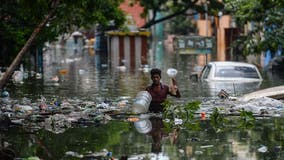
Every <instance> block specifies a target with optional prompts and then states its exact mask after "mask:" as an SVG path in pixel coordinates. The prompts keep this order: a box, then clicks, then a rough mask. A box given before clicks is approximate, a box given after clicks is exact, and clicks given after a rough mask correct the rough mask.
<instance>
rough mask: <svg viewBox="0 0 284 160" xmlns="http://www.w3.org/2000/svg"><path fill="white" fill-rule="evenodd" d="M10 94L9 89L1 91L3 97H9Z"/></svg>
mask: <svg viewBox="0 0 284 160" xmlns="http://www.w3.org/2000/svg"><path fill="white" fill-rule="evenodd" d="M9 96H10V94H9V92H8V91H3V92H2V93H1V97H4V98H5V97H9Z"/></svg>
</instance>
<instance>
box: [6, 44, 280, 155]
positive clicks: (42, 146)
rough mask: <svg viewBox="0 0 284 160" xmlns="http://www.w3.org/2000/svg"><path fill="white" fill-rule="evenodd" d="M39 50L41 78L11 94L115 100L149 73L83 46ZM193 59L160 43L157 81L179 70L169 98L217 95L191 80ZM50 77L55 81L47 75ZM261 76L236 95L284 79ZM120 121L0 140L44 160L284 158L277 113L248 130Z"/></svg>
mask: <svg viewBox="0 0 284 160" xmlns="http://www.w3.org/2000/svg"><path fill="white" fill-rule="evenodd" d="M45 54H46V55H45V70H44V72H45V74H44V77H43V79H33V80H30V79H29V80H25V81H24V84H16V85H14V84H11V85H9V86H8V87H7V90H8V91H9V93H10V96H11V97H13V98H22V97H27V98H30V99H33V100H35V99H38V98H39V97H40V96H44V97H46V98H47V99H50V98H53V97H60V98H62V97H63V98H64V97H65V98H66V97H67V98H69V99H74V100H76V99H80V100H86V101H99V100H104V99H106V100H110V101H115V100H116V99H119V98H121V97H128V98H129V99H131V98H135V95H136V94H137V93H138V92H139V91H141V90H144V88H145V87H146V86H147V85H148V84H150V83H151V80H150V76H149V73H148V72H143V71H141V70H138V69H136V70H135V69H134V71H133V69H131V71H130V70H129V69H126V71H121V69H118V68H116V67H115V66H113V67H111V68H108V67H104V66H102V67H98V62H97V59H96V58H95V56H91V55H90V54H89V53H88V52H87V51H82V52H78V51H77V52H74V50H73V49H71V48H69V49H67V50H62V49H55V48H52V49H51V50H48V51H47V52H46V53H45ZM195 63H196V57H194V56H184V55H183V56H179V55H175V54H173V53H168V52H166V51H164V50H163V49H162V48H161V46H158V47H157V49H156V52H155V55H154V57H153V61H152V62H150V66H152V67H159V68H161V69H162V70H163V74H162V80H163V81H164V82H166V83H168V82H169V80H170V79H169V78H168V77H167V75H166V73H165V72H166V70H167V69H168V68H170V67H172V68H176V69H178V71H179V72H178V76H177V81H178V85H179V88H180V91H181V93H182V98H180V99H173V100H174V101H176V102H179V103H186V102H188V101H192V100H202V99H204V98H207V97H212V96H216V94H215V93H216V92H218V91H219V90H218V89H217V88H210V86H208V85H206V84H199V83H196V82H192V81H191V80H190V79H189V75H190V72H192V71H193V70H194V69H193V67H194V65H195ZM56 75H57V76H58V77H59V79H60V80H59V82H54V81H52V80H51V78H52V77H54V76H56ZM263 77H264V79H265V80H264V81H263V82H262V83H261V84H257V85H256V86H243V88H236V92H235V93H233V94H235V95H241V94H243V93H246V92H250V91H253V90H257V89H260V88H267V87H270V86H276V85H280V84H283V80H284V78H283V77H280V76H278V75H275V74H274V75H273V74H271V73H263ZM126 119H127V117H124V118H122V119H115V120H112V121H110V122H108V123H106V124H99V125H96V124H90V125H74V126H73V127H71V128H69V129H67V130H66V131H65V132H64V133H59V134H55V133H52V132H49V131H47V130H44V129H40V130H35V131H34V132H32V131H31V130H30V129H29V130H25V128H21V127H20V128H18V127H12V128H9V129H7V130H3V131H1V140H2V141H1V142H5V143H6V142H8V143H9V145H10V148H11V149H12V150H13V151H14V152H15V153H16V155H17V157H30V156H37V157H40V158H42V159H81V158H80V157H84V158H85V159H96V158H94V157H96V156H95V155H94V154H95V153H96V154H99V153H101V154H102V155H104V156H103V157H104V158H97V159H107V158H109V157H107V156H105V154H108V155H110V156H111V157H114V158H116V159H119V158H121V159H123V157H128V159H139V157H140V159H143V158H142V157H144V159H171V160H172V159H234V160H235V159H236V160H239V159H251V160H252V159H283V158H284V155H283V139H284V137H283V135H284V134H283V133H284V128H283V122H284V121H283V118H269V119H259V120H257V122H256V124H255V127H254V128H253V129H246V130H243V129H239V128H238V127H237V126H238V121H232V122H231V123H229V124H230V125H227V126H226V128H225V129H224V130H223V131H222V132H216V130H214V128H213V127H212V125H210V121H209V120H205V121H199V128H198V127H197V128H191V129H190V128H187V129H185V128H183V127H181V128H179V131H178V132H176V130H175V128H167V127H166V126H163V121H162V120H160V119H157V118H156V119H155V118H154V119H151V118H150V122H151V123H150V124H151V126H152V128H151V129H150V130H149V131H148V132H147V133H141V132H139V130H138V129H137V128H136V126H135V123H133V122H129V121H126ZM147 121H148V120H147ZM148 122H149V121H148ZM177 128H178V127H177ZM262 145H263V146H262ZM104 149H105V150H104ZM266 149H267V150H266ZM103 150H104V151H105V152H102V151H103ZM106 150H107V151H106ZM145 157H146V158H145Z"/></svg>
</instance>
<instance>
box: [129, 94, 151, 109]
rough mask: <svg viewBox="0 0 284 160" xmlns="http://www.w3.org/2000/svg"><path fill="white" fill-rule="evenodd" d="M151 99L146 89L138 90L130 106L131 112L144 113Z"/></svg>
mask: <svg viewBox="0 0 284 160" xmlns="http://www.w3.org/2000/svg"><path fill="white" fill-rule="evenodd" d="M151 101H152V96H151V94H150V93H148V92H147V91H140V92H139V93H138V94H137V95H136V98H135V101H134V103H133V106H132V112H134V113H136V114H137V113H146V112H148V109H149V105H150V103H151Z"/></svg>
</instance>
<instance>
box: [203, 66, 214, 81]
mask: <svg viewBox="0 0 284 160" xmlns="http://www.w3.org/2000/svg"><path fill="white" fill-rule="evenodd" d="M211 68H212V66H211V65H206V66H205V67H204V68H203V70H202V72H201V78H202V79H207V78H208V75H209V72H210V70H211Z"/></svg>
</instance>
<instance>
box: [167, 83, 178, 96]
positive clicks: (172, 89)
mask: <svg viewBox="0 0 284 160" xmlns="http://www.w3.org/2000/svg"><path fill="white" fill-rule="evenodd" d="M169 90H170V93H171V94H172V95H177V90H178V87H177V85H170V86H169Z"/></svg>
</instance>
